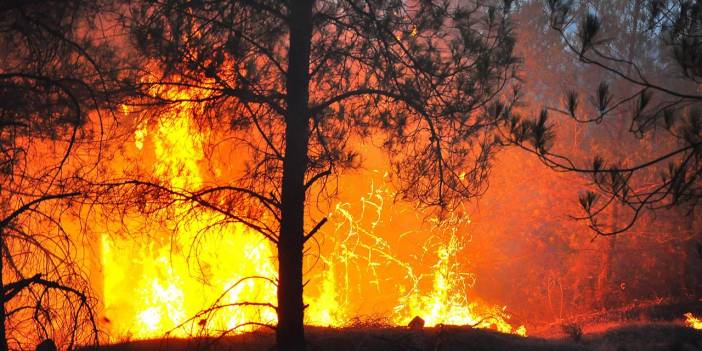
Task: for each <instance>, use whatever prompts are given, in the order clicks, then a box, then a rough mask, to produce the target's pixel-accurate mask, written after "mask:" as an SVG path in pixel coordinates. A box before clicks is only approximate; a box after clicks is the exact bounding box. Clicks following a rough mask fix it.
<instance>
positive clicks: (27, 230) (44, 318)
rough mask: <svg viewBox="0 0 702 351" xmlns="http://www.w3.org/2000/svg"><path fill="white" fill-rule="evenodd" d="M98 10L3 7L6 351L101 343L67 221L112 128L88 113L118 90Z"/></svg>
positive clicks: (61, 4) (2, 309)
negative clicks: (49, 341) (49, 342)
mask: <svg viewBox="0 0 702 351" xmlns="http://www.w3.org/2000/svg"><path fill="white" fill-rule="evenodd" d="M101 6H102V5H101V4H100V3H99V2H94V1H82V0H69V1H3V2H2V3H0V97H1V98H0V203H1V204H2V205H1V206H0V250H1V258H0V271H1V272H2V274H1V275H0V298H1V299H2V301H1V303H0V351H5V350H8V349H33V348H34V346H35V345H36V344H37V343H38V342H39V341H41V339H46V338H56V339H57V340H56V341H57V342H59V346H61V347H68V349H72V348H73V345H74V344H75V343H76V342H78V341H80V342H92V341H95V342H97V329H96V325H95V321H94V320H93V314H92V305H91V303H90V301H89V298H90V289H89V284H88V282H87V281H86V280H85V279H84V275H83V274H82V272H81V271H80V269H79V267H78V266H77V265H76V263H75V262H74V259H75V258H76V254H77V251H78V250H79V248H77V247H76V244H75V243H74V242H73V240H74V239H75V238H77V237H78V236H77V231H78V229H77V226H75V227H71V228H67V227H66V225H67V223H68V222H67V221H66V219H67V218H70V217H71V215H70V213H71V211H72V210H76V206H75V205H76V203H77V201H79V200H80V199H81V198H82V197H83V196H84V195H85V192H86V189H85V188H84V187H83V185H82V184H83V183H82V182H81V181H79V180H78V179H79V178H81V177H86V175H87V174H89V173H90V172H91V171H92V170H94V169H95V163H94V162H90V161H88V160H89V159H93V160H95V159H97V157H91V158H88V157H85V152H86V151H87V150H86V149H85V146H90V150H89V151H88V152H96V153H99V151H100V144H99V139H100V137H101V136H103V135H104V133H105V130H101V129H99V128H92V126H94V124H93V123H92V122H96V123H97V122H99V119H100V118H101V116H100V115H97V116H96V115H90V114H89V112H90V111H96V110H99V109H103V108H105V107H106V106H107V103H108V101H109V99H108V95H109V94H111V92H116V91H117V90H119V89H118V85H119V84H117V74H116V71H115V69H116V67H117V66H116V65H114V64H113V63H114V62H113V61H114V60H113V58H114V57H113V55H112V51H111V50H110V49H109V48H108V46H107V45H105V40H100V39H104V38H100V34H99V33H98V34H96V32H94V30H96V28H97V27H96V26H95V25H94V23H95V22H93V21H94V20H97V19H98V18H102V17H100V16H98V15H97V14H98V13H99V11H101ZM91 119H92V121H91ZM93 142H95V144H93ZM94 145H97V146H95V147H94ZM78 149H82V150H83V155H82V156H77V155H76V152H77V151H76V150H78Z"/></svg>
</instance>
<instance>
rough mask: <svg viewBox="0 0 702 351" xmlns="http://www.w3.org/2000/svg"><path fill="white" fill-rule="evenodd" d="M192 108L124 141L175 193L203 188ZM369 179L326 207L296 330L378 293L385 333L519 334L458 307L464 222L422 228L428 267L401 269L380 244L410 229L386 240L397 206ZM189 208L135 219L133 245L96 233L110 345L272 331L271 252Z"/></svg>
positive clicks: (340, 318)
mask: <svg viewBox="0 0 702 351" xmlns="http://www.w3.org/2000/svg"><path fill="white" fill-rule="evenodd" d="M169 94H170V93H169ZM193 94H197V93H192V92H189V91H187V90H179V91H174V92H173V93H172V96H171V98H174V99H182V100H188V97H191V96H192V95H193ZM195 106H196V105H195V104H192V103H190V102H181V103H179V104H178V106H176V107H175V108H172V109H169V110H168V111H167V112H166V113H165V114H164V115H163V116H160V119H159V120H158V122H157V123H155V124H151V125H146V124H145V125H143V126H141V127H140V128H138V129H137V131H136V133H135V134H134V145H133V148H131V150H133V152H134V153H135V154H136V155H131V158H136V159H138V158H139V157H140V155H151V154H153V164H152V167H151V172H152V174H151V175H152V176H154V177H157V178H159V179H162V180H167V185H168V186H170V187H173V188H178V189H185V188H197V187H199V186H201V185H202V184H203V183H204V180H203V175H202V171H201V167H203V164H204V162H205V161H204V158H205V156H204V151H203V147H204V143H205V139H206V136H207V133H208V131H206V130H205V131H203V130H198V129H196V128H195V127H194V126H193V125H192V123H191V116H192V113H193V110H192V109H193V108H196V107H195ZM125 112H128V109H126V108H125ZM144 157H145V158H148V156H144ZM374 174H375V175H377V177H375V178H374V181H377V182H378V184H375V183H374V181H372V182H371V183H370V184H369V187H370V190H368V191H367V193H366V194H364V195H363V196H361V197H360V198H359V199H357V200H356V201H353V200H351V201H346V202H341V201H340V202H338V203H336V204H335V205H334V206H333V207H332V211H331V214H330V223H329V224H328V230H326V231H325V233H323V235H324V236H325V238H324V239H321V240H324V241H325V242H327V243H333V244H332V245H320V246H319V252H317V253H315V254H314V255H316V258H317V259H315V260H312V261H314V262H313V263H312V264H311V265H310V270H311V272H312V274H311V276H312V278H311V279H313V280H315V284H314V288H313V289H307V291H306V296H305V300H306V303H308V304H309V307H308V309H307V310H306V317H305V318H306V323H307V324H309V325H319V326H331V327H342V326H349V325H352V324H353V323H354V321H355V320H358V318H363V317H362V316H358V315H357V314H358V313H359V311H362V309H363V308H362V307H361V306H360V305H359V304H358V302H356V301H358V300H359V296H372V294H378V293H379V292H382V295H384V297H383V299H384V300H383V301H384V302H385V301H386V302H387V303H390V304H392V305H390V306H394V307H392V308H388V309H387V310H385V311H382V312H381V313H383V315H380V316H378V315H374V316H373V317H374V318H378V317H379V318H381V319H382V320H384V321H386V322H384V323H386V324H388V325H401V326H406V325H407V323H408V322H409V321H410V320H411V319H412V318H414V317H415V316H420V317H421V318H423V319H424V320H425V321H426V325H427V326H436V325H440V324H443V325H470V326H473V327H478V328H492V329H496V330H499V331H501V332H505V333H515V334H519V335H526V329H525V327H524V326H519V327H518V328H515V327H513V326H512V325H511V324H510V323H509V322H508V320H509V318H510V316H509V314H508V313H507V312H506V307H505V306H493V307H487V306H488V305H485V306H481V305H479V304H478V303H477V302H473V301H470V299H469V298H468V294H469V290H470V288H471V287H472V286H473V285H474V284H475V282H476V279H477V278H476V277H475V276H474V275H473V274H471V273H468V272H466V269H465V267H463V266H462V265H461V263H460V262H459V260H458V257H459V255H460V253H461V252H462V250H464V249H465V247H464V245H465V243H466V242H469V241H470V236H469V235H467V234H466V233H465V230H466V226H467V225H468V224H469V223H470V220H469V218H468V216H467V215H465V214H451V215H449V216H447V217H446V218H442V219H439V218H437V217H430V218H424V219H420V220H423V221H424V222H426V228H428V229H426V228H425V229H426V230H424V231H423V234H422V235H423V236H422V237H423V238H424V239H423V240H425V242H424V243H423V245H421V247H420V248H419V249H418V252H417V253H416V254H417V255H420V256H423V257H427V259H425V260H423V261H422V264H421V265H418V264H416V263H411V262H409V261H410V260H409V259H408V258H407V255H404V256H403V255H402V254H401V253H400V252H399V251H400V250H398V249H397V248H395V247H393V245H391V244H390V242H389V241H388V240H387V239H385V238H384V237H385V236H387V235H390V236H392V235H394V236H398V235H399V236H400V237H401V238H402V237H406V238H408V239H411V238H412V237H413V235H419V234H420V233H419V231H420V230H416V231H415V232H412V231H409V232H403V233H391V232H390V233H386V231H390V230H391V229H389V228H388V226H387V225H383V223H384V222H388V221H392V218H391V217H392V216H393V214H395V215H396V214H397V213H399V212H397V211H398V210H397V208H399V207H400V206H395V205H393V203H392V200H391V199H392V196H393V195H394V193H393V191H392V189H391V187H390V186H389V185H388V184H387V182H386V181H385V178H386V177H387V174H386V173H385V174H384V173H383V172H381V171H376V172H375V173H374ZM407 208H408V209H407V210H405V211H407V212H406V213H404V214H403V215H408V213H409V215H411V216H414V217H415V220H417V218H419V217H418V216H420V214H419V213H411V212H413V211H414V210H415V209H413V208H412V207H411V206H409V207H407ZM189 210H190V209H189V208H187V207H182V208H181V207H176V208H174V209H172V210H171V211H172V212H171V213H168V215H169V218H173V219H175V220H171V221H167V222H166V223H165V224H164V222H162V221H158V220H157V219H156V218H137V219H134V222H135V224H134V226H138V224H137V223H146V226H145V227H146V228H147V230H146V232H145V233H143V232H142V234H141V235H140V236H139V237H134V236H129V235H125V236H120V235H114V234H111V233H108V232H105V233H103V235H102V238H101V251H102V256H101V262H102V272H103V279H104V282H103V291H104V296H103V300H102V301H103V304H104V308H105V309H104V317H105V321H106V323H105V324H106V328H107V329H108V330H109V331H110V335H111V336H112V337H118V338H119V337H130V338H137V339H141V338H153V337H162V336H164V335H170V336H179V337H187V336H193V335H219V334H221V333H237V332H245V331H250V330H252V329H255V328H258V327H260V326H262V325H275V323H276V314H275V310H274V308H273V306H274V305H275V304H276V287H275V284H274V282H275V279H276V274H277V273H276V272H277V269H276V259H275V253H274V252H275V251H274V247H273V246H272V245H271V244H270V243H269V242H268V241H267V240H266V239H265V238H264V237H263V236H262V235H260V234H258V233H255V232H254V231H252V230H249V229H247V228H246V227H245V226H244V225H242V224H231V223H230V224H224V225H222V224H221V223H219V222H220V221H221V220H222V218H221V217H220V215H218V214H216V213H214V212H205V213H198V214H197V216H192V215H190V214H189V213H187V211H189ZM180 218H183V219H182V220H181V219H180ZM143 227H144V226H143V224H142V228H143ZM381 231H382V232H381ZM314 255H313V256H314ZM359 267H360V268H359ZM367 299H368V298H366V297H364V298H363V299H361V300H367ZM360 313H363V312H360Z"/></svg>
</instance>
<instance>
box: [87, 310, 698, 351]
mask: <svg viewBox="0 0 702 351" xmlns="http://www.w3.org/2000/svg"><path fill="white" fill-rule="evenodd" d="M685 312H693V313H694V314H695V315H697V316H700V315H702V301H701V300H697V299H693V300H687V301H663V300H655V301H642V302H639V303H635V304H632V305H630V306H627V307H623V308H618V309H612V310H608V311H606V312H594V313H591V314H587V315H581V316H577V317H573V318H568V319H563V320H561V321H559V322H558V323H550V324H542V325H539V326H530V327H529V328H528V333H529V335H530V336H528V337H521V336H516V335H511V334H503V333H498V332H496V331H493V330H487V329H474V328H470V327H459V326H443V327H431V328H423V329H421V330H409V328H407V327H389V326H382V325H377V324H373V323H368V324H363V325H361V324H359V325H358V326H356V327H347V328H322V327H307V328H306V332H307V337H306V338H307V342H308V350H309V351H328V350H329V351H347V350H348V351H362V350H366V351H376V350H377V351H380V350H383V351H395V350H397V351H424V350H427V351H454V350H456V351H458V350H466V351H521V350H525V351H526V350H529V351H532V350H533V351H702V330H695V329H692V328H690V327H687V326H685V325H684V323H683V317H682V315H683V314H684V313H685ZM274 340H275V337H274V334H273V333H272V332H270V331H256V332H251V333H246V334H241V335H235V336H227V337H223V338H218V339H215V338H205V337H203V338H190V339H179V338H164V339H155V340H125V341H123V342H120V343H115V344H112V345H104V346H101V347H100V350H107V351H186V350H188V351H219V350H222V351H230V350H232V351H234V350H236V351H259V350H261V351H268V350H272V346H273V343H274ZM91 349H92V348H86V349H84V351H90V350H91Z"/></svg>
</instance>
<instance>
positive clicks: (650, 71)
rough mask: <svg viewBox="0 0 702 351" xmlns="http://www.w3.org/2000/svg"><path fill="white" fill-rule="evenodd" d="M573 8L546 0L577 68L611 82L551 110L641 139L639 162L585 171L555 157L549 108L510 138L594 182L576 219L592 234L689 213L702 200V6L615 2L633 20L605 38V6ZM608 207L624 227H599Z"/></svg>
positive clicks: (600, 162)
mask: <svg viewBox="0 0 702 351" xmlns="http://www.w3.org/2000/svg"><path fill="white" fill-rule="evenodd" d="M578 4H580V2H574V1H563V0H549V1H548V2H547V7H548V11H549V14H550V21H551V26H552V28H553V29H554V30H555V31H557V32H558V33H559V34H560V36H561V40H562V42H563V43H564V45H565V46H566V47H567V48H568V49H569V50H570V51H571V52H572V53H574V54H575V55H576V56H577V58H578V59H579V61H580V62H582V63H584V64H586V65H590V66H593V67H595V68H598V69H600V70H601V71H603V72H604V73H605V74H607V75H608V76H609V77H611V78H609V79H608V80H604V81H602V82H601V83H600V84H598V86H597V87H593V88H594V93H593V94H592V96H591V97H590V98H589V99H584V98H581V97H580V96H579V94H578V93H577V92H576V91H571V92H568V93H567V94H566V95H565V96H564V98H563V99H564V101H565V106H564V107H562V108H557V109H555V110H556V111H557V113H559V114H563V115H566V116H570V117H571V118H572V119H574V120H575V121H577V122H578V123H585V124H589V123H593V124H594V123H601V122H603V121H606V120H620V122H618V123H620V124H621V125H622V126H626V128H627V130H628V131H629V132H631V133H633V134H634V135H635V136H636V137H638V138H641V139H642V140H643V141H645V142H642V143H641V144H640V146H639V148H638V149H635V150H632V153H635V154H636V155H637V158H639V157H642V156H643V157H644V158H643V159H635V160H632V159H631V158H629V157H628V156H626V157H625V158H623V159H619V160H616V161H606V160H605V158H604V157H603V156H602V155H595V156H594V157H593V160H592V163H590V164H589V165H583V164H580V163H578V162H576V161H574V160H572V159H570V158H569V157H568V156H567V155H563V154H560V153H557V152H552V146H553V137H554V133H553V125H552V124H551V123H550V120H549V118H548V115H549V114H548V111H547V110H544V111H543V112H542V113H541V115H540V116H539V117H538V118H536V119H533V120H519V121H517V120H516V119H515V122H514V123H513V128H512V130H511V136H512V137H511V141H512V142H513V143H515V144H517V145H520V146H522V147H524V148H525V149H527V150H529V151H531V152H533V153H535V154H536V155H538V157H540V158H541V159H542V160H543V161H544V162H545V163H546V164H547V165H549V166H550V167H552V168H554V169H556V170H559V171H570V172H578V173H583V174H588V175H590V176H591V179H592V181H593V183H594V184H595V185H596V187H597V190H598V191H597V192H590V191H587V192H583V193H582V195H581V197H580V204H581V206H582V208H583V210H584V212H585V216H584V217H583V218H582V219H585V220H587V221H588V222H589V225H590V227H591V228H592V229H593V230H594V231H595V232H596V233H597V234H598V235H616V234H619V233H623V232H625V231H627V230H629V229H631V228H632V226H633V225H634V224H635V223H636V221H637V219H639V218H640V217H641V215H642V214H643V213H644V212H645V211H646V210H658V209H662V208H669V207H683V208H685V209H687V210H688V211H689V212H688V213H689V214H690V215H692V214H694V213H695V212H696V210H697V206H698V204H699V201H700V198H701V197H700V196H701V195H702V183H701V178H700V175H701V174H702V105H701V102H702V95H700V83H701V79H702V71H700V67H702V41H701V40H700V31H701V30H702V4H700V2H699V1H663V0H644V1H622V2H619V3H614V4H615V5H616V4H618V5H621V6H625V7H626V6H634V7H631V8H629V10H627V11H626V12H622V11H623V10H622V11H620V12H619V13H628V14H631V16H632V18H633V19H634V20H632V21H627V23H626V26H628V27H623V29H622V30H619V31H614V32H613V33H608V32H605V31H604V28H606V27H608V26H611V23H610V21H603V20H602V19H601V16H602V14H603V11H602V9H600V8H598V7H596V6H588V5H582V4H580V5H582V6H580V7H577V6H576V5H578ZM574 8H580V9H582V10H580V11H574ZM629 27H631V28H629ZM637 37H638V38H639V39H638V40H637ZM615 42H620V43H621V42H628V43H629V44H628V45H621V44H620V45H616V44H615ZM627 46H628V47H627ZM637 46H639V47H638V48H637ZM640 46H643V48H642V47H640ZM614 83H619V84H620V85H618V86H616V85H614ZM612 87H614V88H612ZM586 102H589V103H590V104H587V103H586ZM551 110H552V111H553V110H554V109H551ZM620 135H621V134H620ZM612 138H616V137H614V136H613V137H612ZM627 158H629V159H628V160H627ZM613 206H617V207H618V208H620V209H621V211H620V212H619V214H618V215H617V216H616V217H621V216H625V217H626V218H625V220H624V221H623V222H624V223H618V224H616V225H613V224H612V223H607V222H603V221H602V220H601V218H602V217H603V216H605V215H606V213H607V211H606V209H609V208H612V207H613Z"/></svg>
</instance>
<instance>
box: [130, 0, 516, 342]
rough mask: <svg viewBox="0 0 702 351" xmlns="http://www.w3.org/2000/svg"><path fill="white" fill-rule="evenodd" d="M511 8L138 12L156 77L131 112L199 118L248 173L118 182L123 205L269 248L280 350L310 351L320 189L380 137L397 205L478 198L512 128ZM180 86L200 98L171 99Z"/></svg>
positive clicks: (349, 5) (154, 8) (341, 5)
mask: <svg viewBox="0 0 702 351" xmlns="http://www.w3.org/2000/svg"><path fill="white" fill-rule="evenodd" d="M510 5H511V1H504V2H500V3H498V4H494V2H493V3H490V2H487V3H482V2H480V1H472V2H467V3H466V2H456V1H416V2H414V1H409V2H407V1H358V0H345V1H321V0H320V1H314V0H302V1H290V2H282V1H266V0H254V1H249V0H247V1H229V2H203V1H155V2H141V3H134V4H132V7H131V12H130V13H129V14H128V15H126V17H127V18H126V19H128V20H130V22H131V24H132V31H133V33H134V38H135V39H136V43H137V47H138V48H139V52H140V53H141V54H142V55H143V57H144V58H145V60H146V63H145V64H144V67H151V68H152V69H151V71H150V72H149V74H148V75H147V76H145V77H144V78H143V79H142V80H141V82H142V83H141V84H142V87H143V92H144V95H145V96H150V97H151V99H152V100H150V102H149V101H139V102H137V104H138V105H141V104H145V103H147V102H148V104H152V108H154V109H156V110H158V109H159V108H167V107H168V105H169V104H173V103H182V102H189V103H193V104H197V105H198V106H201V108H198V109H197V110H199V111H201V113H200V114H198V115H197V116H193V118H194V119H195V120H196V121H198V122H199V125H201V126H207V127H209V128H212V129H213V130H214V131H216V132H217V133H222V134H223V135H224V136H223V137H222V140H238V141H239V142H238V143H235V144H234V143H232V144H229V145H232V146H230V147H231V149H230V150H229V153H233V154H235V155H238V156H240V157H241V158H244V159H246V160H247V161H246V162H245V167H242V168H243V169H244V172H243V174H242V175H239V176H236V177H233V179H219V181H220V182H221V183H220V184H216V185H211V186H210V185H208V186H206V187H203V188H199V189H173V188H171V187H168V186H166V185H165V184H164V183H163V182H159V180H148V181H126V182H125V183H126V184H131V185H133V187H132V189H133V191H134V193H133V194H134V195H133V196H130V197H129V198H144V199H145V200H146V202H147V203H148V202H152V203H153V204H155V205H157V206H158V205H163V206H166V205H170V204H172V203H174V202H179V203H182V202H187V203H190V204H192V206H194V207H197V208H201V209H203V210H214V211H217V212H219V213H220V214H222V215H224V216H225V217H227V218H228V220H230V221H234V222H240V223H243V224H246V225H247V226H249V227H250V228H253V229H254V230H256V231H258V232H260V233H261V234H262V235H264V236H265V237H266V238H268V239H269V240H270V241H271V242H272V243H274V244H275V245H276V246H277V251H278V269H279V272H278V277H277V289H278V303H277V306H275V309H276V312H277V315H278V325H277V329H276V330H277V344H278V347H279V348H280V349H287V350H303V349H305V342H304V329H303V328H304V327H303V314H304V312H303V311H304V308H305V305H304V302H303V297H302V293H303V286H304V284H303V255H304V252H305V250H304V246H305V243H306V242H307V241H308V240H309V239H310V238H311V237H312V236H313V235H314V234H315V233H316V232H317V231H318V230H319V229H320V227H321V226H322V225H323V224H324V223H325V222H326V218H321V219H319V220H318V221H316V222H313V221H312V219H311V218H307V219H306V213H308V212H306V208H307V206H308V205H309V204H310V202H311V201H312V200H311V199H319V196H324V195H325V194H326V195H331V194H332V193H331V192H330V189H327V188H326V187H325V186H324V185H325V184H326V180H327V179H328V178H329V177H330V176H333V175H337V174H339V172H341V171H342V170H343V169H345V168H348V167H356V166H358V164H359V160H358V157H357V152H356V150H354V147H362V146H361V145H362V144H361V145H359V144H354V143H350V142H349V140H350V139H352V140H359V141H366V142H372V141H373V140H377V139H375V138H376V137H377V136H384V141H383V146H384V147H385V149H386V150H387V152H388V155H389V156H390V158H391V160H392V165H393V169H392V170H391V173H392V176H393V178H394V179H395V181H396V184H397V185H398V189H399V194H400V196H402V197H404V198H407V199H412V200H417V201H419V202H421V203H422V204H424V205H427V206H436V207H439V208H450V207H451V206H453V205H455V204H456V203H458V202H459V201H460V200H461V199H465V198H470V197H472V196H476V195H479V194H481V193H482V192H483V191H484V189H485V185H484V180H485V177H486V176H487V174H488V170H489V166H490V160H491V155H492V153H493V151H494V149H495V148H496V147H498V146H500V145H501V141H500V140H498V139H497V138H495V135H494V132H495V131H496V130H497V128H498V127H499V126H503V127H504V126H505V125H506V123H507V122H508V121H509V118H508V117H509V115H510V113H509V111H510V109H511V108H512V106H513V103H514V102H515V101H516V98H517V95H516V92H513V91H510V89H509V88H510V87H512V85H511V83H512V81H513V80H512V79H513V77H514V74H515V70H516V65H517V63H518V62H517V60H516V59H515V57H514V55H513V53H512V49H513V46H514V39H513V37H512V33H511V30H512V27H511V24H510V20H509V16H510V7H511V6H510ZM154 68H157V69H154ZM174 88H176V89H178V88H181V89H189V91H191V92H192V91H197V92H198V93H195V94H192V95H191V96H183V95H182V94H172V91H173V89H174ZM149 110H150V109H146V110H145V111H144V114H146V115H148V114H149ZM155 115H156V116H158V113H155ZM371 135H372V136H373V137H371ZM371 139H373V140H371ZM342 186H343V185H342ZM325 189H326V190H327V192H325ZM136 194H138V195H136ZM164 197H165V198H167V199H170V200H168V201H164V200H163V199H164ZM141 206H144V204H141ZM255 208H258V209H259V210H253V209H255Z"/></svg>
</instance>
